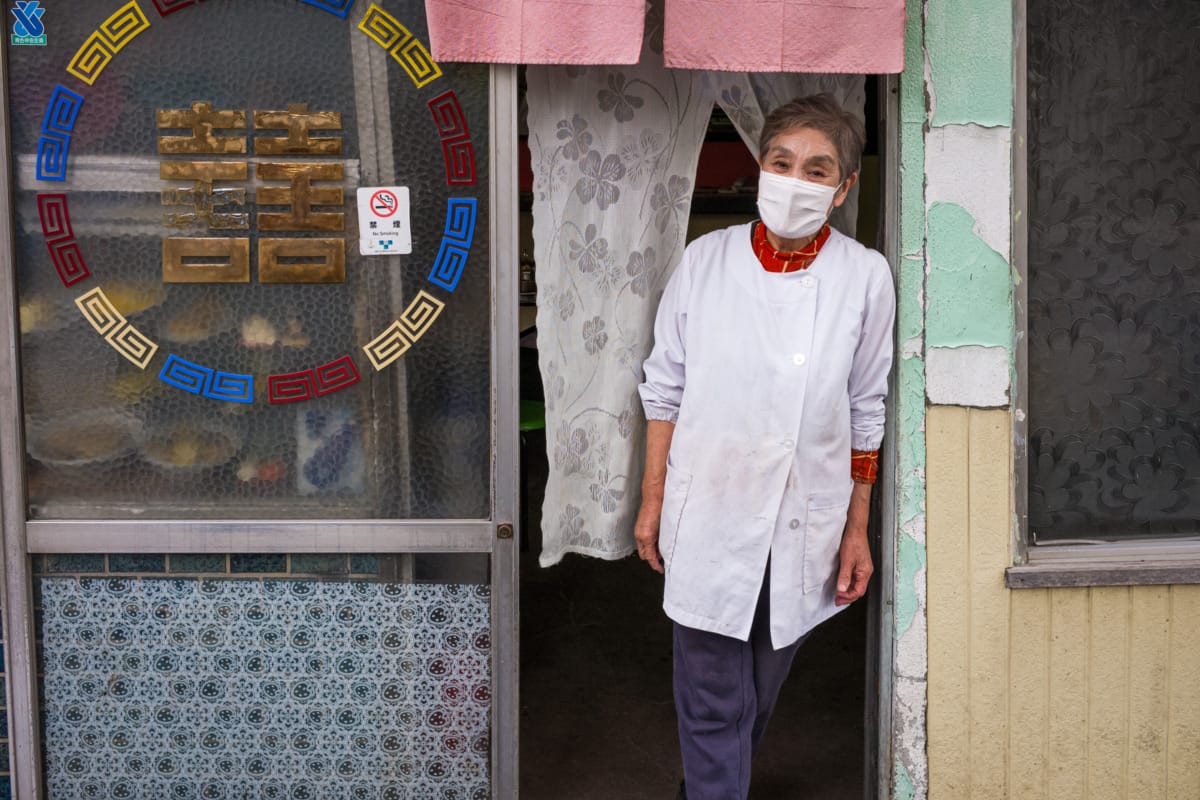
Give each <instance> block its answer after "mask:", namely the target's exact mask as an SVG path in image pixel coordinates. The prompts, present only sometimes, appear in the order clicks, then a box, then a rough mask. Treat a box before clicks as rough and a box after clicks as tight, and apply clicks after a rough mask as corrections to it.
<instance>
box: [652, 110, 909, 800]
mask: <svg viewBox="0 0 1200 800" xmlns="http://www.w3.org/2000/svg"><path fill="white" fill-rule="evenodd" d="M864 139H865V132H864V129H863V126H862V123H861V122H859V121H858V120H857V119H856V118H854V117H853V116H851V115H850V114H848V113H846V112H845V111H844V110H843V109H842V108H841V107H840V106H839V105H838V104H837V102H836V101H834V100H833V99H832V98H831V97H829V96H828V95H816V96H813V97H807V98H801V99H797V100H793V101H792V102H790V103H787V104H786V105H784V106H781V107H780V108H778V109H776V110H775V111H774V112H772V113H771V114H770V116H768V117H767V119H766V123H765V125H764V127H763V131H762V137H761V139H760V143H759V160H760V164H761V170H762V171H761V174H760V176H759V184H758V211H759V214H760V216H761V221H757V222H752V223H749V224H746V225H737V226H734V227H731V228H726V229H724V230H720V231H716V232H714V233H710V234H708V235H706V236H703V237H701V238H699V239H697V240H696V241H695V242H693V243H692V244H691V245H689V246H688V248H687V250H686V252H685V253H684V256H683V260H682V262H681V263H680V265H679V267H678V269H677V270H676V271H675V274H674V275H673V276H672V277H671V280H670V282H669V283H668V285H667V287H666V291H665V292H664V294H663V298H662V303H661V305H660V306H659V309H658V318H657V321H656V323H655V326H654V336H655V343H654V350H653V352H651V354H650V357H649V358H648V359H647V360H646V363H645V383H643V384H642V385H641V386H640V387H639V390H640V392H641V397H642V404H643V407H644V408H645V412H646V418H647V420H649V425H648V429H647V436H646V473H645V480H644V482H643V485H642V492H643V497H642V506H641V509H640V511H639V514H638V518H637V522H636V525H635V529H634V533H635V536H636V538H637V545H638V554H639V555H640V556H641V558H642V559H644V560H645V561H647V562H648V563H649V564H650V566H651V567H653V568H654V569H656V570H658V571H659V572H664V571H665V573H666V586H665V597H664V602H663V608H664V610H665V611H666V613H667V616H669V617H670V618H671V620H672V621H673V622H674V681H675V689H674V693H675V707H676V711H677V712H678V717H679V740H680V748H681V751H682V755H683V771H684V778H685V787H686V788H684V787H681V788H680V797H687V798H690V800H733V799H734V798H745V797H746V796H747V793H748V791H749V785H750V762H751V759H752V758H753V755H754V752H755V750H756V748H757V746H758V744H759V742H760V740H761V738H762V735H763V731H764V729H765V727H766V724H767V720H768V718H769V717H770V715H771V711H772V709H773V708H774V705H775V699H776V697H777V696H778V693H779V687H780V686H781V685H782V683H783V680H784V678H785V677H786V676H787V672H788V670H789V668H790V666H791V662H792V657H793V656H794V655H795V653H796V650H797V648H799V646H800V644H801V643H802V642H803V641H804V639H805V637H806V636H807V635H808V633H809V631H811V630H812V629H813V628H814V627H816V626H817V625H818V624H820V623H821V622H823V621H824V620H826V619H828V618H829V617H831V616H833V615H834V614H835V613H837V611H839V610H840V608H841V607H844V606H846V605H848V604H850V603H852V602H854V601H855V600H857V599H858V598H859V597H861V596H862V595H863V593H864V592H865V591H866V588H867V582H868V580H869V579H870V577H871V573H872V570H873V567H872V564H871V554H870V548H869V545H868V542H867V516H868V507H869V500H870V494H871V483H872V482H873V481H874V478H875V472H876V465H877V463H878V457H877V450H878V447H879V444H880V440H881V439H882V438H883V419H884V411H883V400H884V395H885V394H886V392H887V374H888V370H889V368H890V367H891V361H892V321H893V318H894V315H895V294H894V290H893V286H892V277H891V273H890V271H889V270H888V265H887V262H886V261H885V260H884V258H883V256H881V255H880V254H879V253H877V252H875V251H873V250H869V249H867V248H865V247H863V246H862V245H860V244H858V243H857V242H855V241H854V240H853V239H850V238H848V237H846V236H844V235H842V234H841V233H839V232H838V231H835V230H832V229H831V228H830V227H829V224H828V222H827V219H828V217H829V214H830V212H832V210H833V209H834V208H835V207H837V206H840V205H841V204H842V203H843V202H845V200H846V195H847V193H848V192H849V191H850V188H851V187H852V186H853V185H854V184H855V182H856V181H857V180H858V162H859V158H860V156H861V154H862V149H863V142H864Z"/></svg>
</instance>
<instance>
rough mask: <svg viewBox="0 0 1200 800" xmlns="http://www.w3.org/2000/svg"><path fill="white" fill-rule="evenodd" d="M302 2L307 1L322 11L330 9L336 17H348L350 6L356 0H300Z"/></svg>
mask: <svg viewBox="0 0 1200 800" xmlns="http://www.w3.org/2000/svg"><path fill="white" fill-rule="evenodd" d="M300 2H301V3H307V4H308V5H310V6H313V7H314V8H319V9H321V10H322V11H328V12H329V13H330V14H333V15H334V16H335V17H341V18H342V19H345V18H346V15H347V14H349V13H350V6H352V5H354V0H300Z"/></svg>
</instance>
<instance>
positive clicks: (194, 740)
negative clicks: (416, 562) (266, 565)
mask: <svg viewBox="0 0 1200 800" xmlns="http://www.w3.org/2000/svg"><path fill="white" fill-rule="evenodd" d="M40 588H41V595H42V601H43V602H42V616H41V619H42V632H43V659H44V670H43V671H42V674H43V680H42V687H41V688H42V690H43V697H44V700H45V702H44V705H43V706H42V712H43V718H42V719H43V723H42V724H43V728H42V731H43V741H44V750H43V753H44V758H45V761H44V764H45V776H46V784H47V792H46V796H47V797H52V798H70V800H76V798H78V799H79V800H84V798H131V799H132V798H137V799H138V800H141V798H147V800H203V799H204V798H213V799H214V800H245V799H248V798H254V800H275V799H276V798H277V799H278V800H296V799H304V800H387V799H388V798H396V800H400V798H414V800H488V798H490V797H491V791H490V789H491V786H490V783H491V782H490V780H489V773H490V768H489V756H490V753H491V735H490V719H491V708H492V702H491V694H492V680H491V670H490V661H491V640H490V637H489V632H490V628H491V624H490V614H489V607H490V603H489V592H488V587H487V586H480V585H464V584H396V583H378V582H373V581H372V582H367V581H352V582H347V581H310V580H254V579H250V580H247V579H232V580H228V579H196V578H192V579H182V578H176V579H169V578H127V577H119V578H113V577H103V578H102V577H95V578H93V577H84V578H78V579H76V578H43V579H41V581H40Z"/></svg>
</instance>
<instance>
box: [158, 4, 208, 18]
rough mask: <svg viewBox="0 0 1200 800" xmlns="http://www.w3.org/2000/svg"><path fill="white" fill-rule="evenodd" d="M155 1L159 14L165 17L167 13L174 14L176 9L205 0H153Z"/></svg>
mask: <svg viewBox="0 0 1200 800" xmlns="http://www.w3.org/2000/svg"><path fill="white" fill-rule="evenodd" d="M153 2H154V8H155V9H156V10H157V11H158V15H159V16H160V17H165V16H166V15H167V14H174V13H175V12H176V11H179V10H181V9H184V8H187V7H188V6H194V5H195V4H196V3H203V2H204V0H153Z"/></svg>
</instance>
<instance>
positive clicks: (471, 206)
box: [429, 197, 478, 292]
mask: <svg viewBox="0 0 1200 800" xmlns="http://www.w3.org/2000/svg"><path fill="white" fill-rule="evenodd" d="M477 210H478V203H477V202H476V201H475V198H473V197H452V198H450V199H449V200H447V201H446V230H445V231H444V232H443V233H442V246H441V248H440V249H439V250H438V254H437V258H436V259H435V260H434V262H433V270H432V271H430V273H429V282H430V283H432V284H435V285H437V286H441V287H442V288H443V289H446V290H447V291H450V292H453V291H454V289H455V288H456V287H457V286H458V281H459V279H460V278H462V273H463V269H464V268H465V267H466V266H467V258H468V257H469V256H470V255H471V240H472V239H474V238H475V215H476V212H477Z"/></svg>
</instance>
